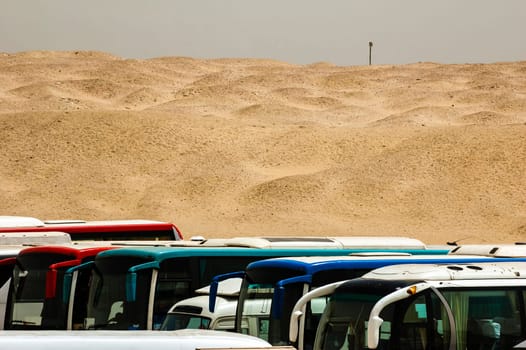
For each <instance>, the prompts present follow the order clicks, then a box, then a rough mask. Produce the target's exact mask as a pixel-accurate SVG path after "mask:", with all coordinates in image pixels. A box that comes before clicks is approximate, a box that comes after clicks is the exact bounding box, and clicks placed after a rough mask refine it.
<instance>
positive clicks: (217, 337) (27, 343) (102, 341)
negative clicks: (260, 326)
mask: <svg viewBox="0 0 526 350" xmlns="http://www.w3.org/2000/svg"><path fill="white" fill-rule="evenodd" d="M268 347H270V344H269V343H267V342H265V341H264V340H262V339H259V338H256V337H251V336H248V335H244V334H237V333H230V332H221V331H212V330H195V329H182V330H179V331H173V332H152V331H136V332H120V331H16V332H15V331H1V332H0V349H17V350H35V349H53V350H71V349H75V350H93V349H112V350H144V349H155V350H196V349H213V348H216V349H217V348H221V349H235V348H242V349H248V348H250V349H254V348H268Z"/></svg>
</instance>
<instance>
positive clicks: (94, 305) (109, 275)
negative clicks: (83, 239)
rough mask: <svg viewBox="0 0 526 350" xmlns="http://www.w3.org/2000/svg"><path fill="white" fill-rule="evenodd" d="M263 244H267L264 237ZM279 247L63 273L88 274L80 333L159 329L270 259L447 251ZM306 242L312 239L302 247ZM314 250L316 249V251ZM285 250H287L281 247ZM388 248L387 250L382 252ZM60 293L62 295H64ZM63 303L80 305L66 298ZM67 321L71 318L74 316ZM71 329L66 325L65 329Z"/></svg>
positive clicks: (150, 257) (152, 251) (138, 257)
mask: <svg viewBox="0 0 526 350" xmlns="http://www.w3.org/2000/svg"><path fill="white" fill-rule="evenodd" d="M267 240H271V239H270V238H268V239H267ZM272 240H274V241H275V242H277V243H279V244H280V247H273V246H272V244H271V245H270V247H267V248H241V247H229V246H228V244H224V245H222V246H219V247H215V248H213V247H200V248H197V247H185V248H176V247H175V248H174V247H142V248H141V247H137V248H135V249H134V248H120V249H115V250H111V251H106V252H102V253H100V254H98V255H97V257H96V259H95V260H94V262H93V263H92V264H85V265H81V266H79V267H75V268H71V269H70V270H68V274H70V275H71V278H73V274H74V273H75V272H76V271H78V270H81V269H85V268H88V269H91V268H93V270H92V276H93V281H92V284H91V286H90V291H89V300H88V301H87V306H88V312H87V317H86V322H85V327H86V328H95V329H159V328H160V326H161V324H162V321H163V320H164V317H165V316H166V313H167V311H168V309H169V308H170V307H171V306H172V305H173V304H174V303H176V302H177V301H179V300H182V299H185V298H188V297H191V296H194V291H195V290H196V289H198V288H201V287H203V286H206V285H208V284H210V282H211V279H212V277H213V276H215V275H218V274H222V273H226V272H231V271H238V270H241V269H244V268H245V267H246V265H247V264H248V263H250V262H253V261H256V260H261V259H265V258H270V257H280V256H303V255H325V256H329V255H347V254H350V253H353V252H360V251H361V252H371V251H379V250H382V251H385V250H388V249H389V250H393V251H398V250H399V251H402V252H408V253H414V254H433V253H434V254H437V252H438V253H442V254H444V255H445V254H446V253H447V252H448V250H440V249H438V250H435V249H433V250H430V249H426V247H425V245H424V247H423V248H422V246H421V244H420V245H418V247H417V249H409V248H408V246H407V239H403V238H399V240H400V247H401V248H398V247H397V239H390V238H389V237H384V238H383V242H384V244H385V245H384V246H383V248H382V249H380V244H379V242H378V241H375V240H374V239H372V240H371V242H373V243H372V246H374V248H371V245H368V244H367V243H366V242H360V245H357V246H352V245H349V246H347V245H343V246H342V245H341V242H342V241H345V239H344V238H342V239H340V241H339V242H338V245H337V246H334V244H335V242H334V240H329V241H328V242H327V244H329V242H330V244H332V245H333V246H332V247H331V246H325V247H324V246H323V238H316V237H314V238H297V239H293V238H286V239H281V240H280V239H279V238H277V237H276V238H272ZM309 240H312V242H311V243H310V244H308V242H309ZM320 245H321V246H322V247H320ZM285 246H288V247H289V248H285ZM387 247H388V248H387ZM69 294H70V293H69V291H66V292H65V294H64V295H65V296H66V297H67V296H68V295H69ZM68 302H69V303H73V304H74V303H77V302H86V301H78V300H75V299H74V296H72V297H71V298H69V301H68ZM72 317H75V316H74V315H73V316H72ZM70 326H71V325H69V324H68V327H70Z"/></svg>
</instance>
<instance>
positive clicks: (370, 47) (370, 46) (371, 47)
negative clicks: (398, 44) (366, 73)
mask: <svg viewBox="0 0 526 350" xmlns="http://www.w3.org/2000/svg"><path fill="white" fill-rule="evenodd" d="M372 49H373V42H372V41H369V65H371V51H372Z"/></svg>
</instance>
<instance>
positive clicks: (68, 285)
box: [62, 261, 95, 304]
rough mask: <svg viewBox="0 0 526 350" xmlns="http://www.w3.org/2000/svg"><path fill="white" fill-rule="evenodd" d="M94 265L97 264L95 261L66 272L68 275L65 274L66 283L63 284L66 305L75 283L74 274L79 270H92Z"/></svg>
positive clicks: (63, 299)
mask: <svg viewBox="0 0 526 350" xmlns="http://www.w3.org/2000/svg"><path fill="white" fill-rule="evenodd" d="M94 263H95V262H93V261H88V262H86V263H84V264H80V265H77V266H73V267H70V268H69V269H67V270H66V273H65V274H64V283H63V284H62V301H63V303H64V304H67V303H68V302H69V297H70V293H71V284H72V282H73V273H74V272H75V271H77V270H84V269H88V268H89V269H91V266H92V265H93V264H94Z"/></svg>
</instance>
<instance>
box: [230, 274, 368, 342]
mask: <svg viewBox="0 0 526 350" xmlns="http://www.w3.org/2000/svg"><path fill="white" fill-rule="evenodd" d="M367 271H368V269H364V268H354V269H353V268H347V269H339V268H335V269H332V270H322V271H318V272H316V273H314V274H312V275H309V278H308V282H306V281H304V280H302V279H301V278H299V277H301V276H307V275H306V272H305V271H301V270H296V269H286V268H283V267H279V268H270V267H267V268H254V269H247V270H246V271H245V280H244V282H243V285H242V287H241V290H240V296H239V302H238V308H237V312H236V330H237V331H238V332H241V331H245V332H248V334H250V335H253V336H256V337H260V338H262V339H264V340H266V341H268V342H269V343H271V344H272V345H276V346H277V345H286V344H287V345H288V340H289V338H288V337H289V319H290V315H291V313H292V309H293V308H294V305H295V304H296V302H297V301H298V300H299V299H300V298H301V297H302V296H303V295H304V294H305V293H307V292H308V291H309V290H311V289H313V288H316V287H319V286H322V285H324V284H327V283H331V282H335V281H339V280H343V279H351V278H354V277H358V276H361V275H363V274H364V273H365V272H367ZM294 277H298V279H297V280H294ZM287 281H290V282H287ZM276 288H279V290H280V291H279V294H276ZM276 295H278V296H276ZM324 306H325V298H318V299H315V300H312V301H311V302H309V303H308V305H307V309H308V311H307V312H306V316H305V317H306V321H305V323H306V324H305V326H306V327H307V329H306V330H305V335H306V336H307V335H313V334H314V332H315V331H316V327H317V325H318V320H319V318H320V317H321V314H322V312H323V309H324ZM242 322H243V323H246V324H248V327H242V324H241V323H242ZM312 340H313V337H312ZM305 341H306V343H309V339H306V340H305ZM310 345H312V344H310Z"/></svg>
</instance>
